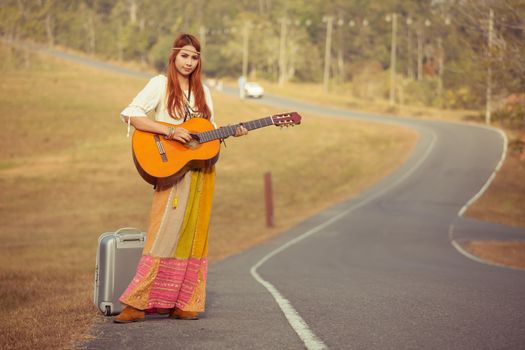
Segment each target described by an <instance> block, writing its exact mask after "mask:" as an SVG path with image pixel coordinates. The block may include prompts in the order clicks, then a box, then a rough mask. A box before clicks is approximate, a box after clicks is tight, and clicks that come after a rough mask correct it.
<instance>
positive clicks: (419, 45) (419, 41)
mask: <svg viewBox="0 0 525 350" xmlns="http://www.w3.org/2000/svg"><path fill="white" fill-rule="evenodd" d="M416 35H417V80H418V81H421V80H423V29H422V28H421V27H419V28H417V33H416Z"/></svg>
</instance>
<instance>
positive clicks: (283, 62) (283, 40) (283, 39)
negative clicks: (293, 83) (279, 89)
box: [279, 18, 288, 86]
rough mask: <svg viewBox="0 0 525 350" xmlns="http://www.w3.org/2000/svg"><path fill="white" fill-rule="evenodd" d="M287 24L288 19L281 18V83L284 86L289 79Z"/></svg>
mask: <svg viewBox="0 0 525 350" xmlns="http://www.w3.org/2000/svg"><path fill="white" fill-rule="evenodd" d="M286 24H287V19H286V18H281V38H280V42H279V85H280V86H283V85H284V83H285V82H286V81H287V80H288V77H287V76H286Z"/></svg>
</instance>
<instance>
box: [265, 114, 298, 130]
mask: <svg viewBox="0 0 525 350" xmlns="http://www.w3.org/2000/svg"><path fill="white" fill-rule="evenodd" d="M271 118H272V122H273V124H274V125H275V126H281V127H283V126H294V125H298V124H301V115H300V114H299V113H297V112H289V113H282V114H276V115H273V116H272V117H271Z"/></svg>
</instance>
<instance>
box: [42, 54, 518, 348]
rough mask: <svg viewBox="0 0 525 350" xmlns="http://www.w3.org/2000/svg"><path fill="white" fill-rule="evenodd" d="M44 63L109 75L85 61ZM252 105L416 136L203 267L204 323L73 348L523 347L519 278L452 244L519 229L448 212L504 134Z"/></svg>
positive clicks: (155, 328)
mask: <svg viewBox="0 0 525 350" xmlns="http://www.w3.org/2000/svg"><path fill="white" fill-rule="evenodd" d="M47 53H50V54H53V55H55V56H60V57H62V58H65V59H68V60H73V61H77V62H80V63H84V64H89V65H93V66H97V67H99V68H103V69H110V70H115V69H114V67H112V66H111V65H107V64H103V63H99V62H94V61H90V60H86V59H85V58H76V57H75V56H72V55H67V54H63V53H60V52H53V51H51V50H47ZM79 60H80V61H79ZM118 70H120V71H121V72H122V73H125V74H128V73H131V74H133V75H136V76H144V77H146V76H145V75H144V74H142V73H137V72H133V71H129V72H128V71H127V70H125V69H124V70H123V69H121V68H118ZM225 92H226V93H230V94H235V93H236V92H235V91H234V90H230V89H225ZM261 103H267V104H271V105H275V106H280V107H283V109H286V110H297V111H298V112H300V113H304V114H308V113H312V112H316V113H322V114H324V115H327V116H329V115H333V116H343V117H348V118H357V119H364V120H371V121H379V122H383V123H392V124H401V125H405V126H408V127H411V128H414V129H415V130H416V131H417V132H418V133H419V135H420V137H419V142H418V144H417V145H416V147H415V149H414V151H413V152H412V154H411V157H410V158H409V159H408V161H407V162H406V163H405V164H404V165H403V166H401V167H400V168H399V169H398V170H397V171H396V172H394V173H393V174H391V175H390V176H388V177H387V178H385V179H384V180H383V181H381V182H380V183H379V184H377V185H376V186H374V187H373V188H371V189H370V190H368V191H366V192H364V193H362V194H361V195H360V196H359V197H357V198H354V199H352V200H350V201H348V202H345V203H342V204H339V205H337V206H334V207H332V208H330V209H328V210H326V211H324V212H322V213H319V214H318V215H316V216H314V217H312V218H310V219H308V220H306V221H304V222H303V223H301V224H299V225H298V226H296V227H294V228H293V229H291V230H290V231H288V232H286V233H285V234H283V235H281V236H279V237H277V238H276V239H274V240H271V241H269V242H267V243H266V244H264V245H260V246H257V247H254V248H252V249H250V250H248V251H245V252H243V253H242V254H239V255H236V256H232V257H230V258H228V259H226V260H224V261H222V262H219V263H216V264H213V265H212V266H211V267H210V270H209V282H208V292H207V298H208V299H207V311H206V313H204V314H203V315H202V317H201V319H200V320H198V321H182V320H169V319H167V318H165V317H160V316H152V317H148V320H147V321H146V322H141V323H134V324H127V325H120V324H113V323H112V322H111V319H110V318H105V317H103V316H100V320H99V321H100V322H98V323H97V325H96V326H95V327H94V328H93V329H92V335H93V339H92V340H90V341H89V342H87V343H84V344H82V345H79V347H81V348H87V349H150V348H151V349H153V348H155V349H179V348H180V349H304V348H305V347H309V348H323V347H327V348H332V349H523V348H525V332H524V325H525V313H524V310H525V271H523V270H516V269H509V268H502V267H497V266H491V265H488V264H483V263H479V262H476V261H473V260H471V259H469V258H467V257H466V256H465V255H463V254H461V253H460V252H459V251H458V250H457V249H456V248H455V247H454V246H453V244H452V243H453V242H454V241H455V242H460V241H461V240H468V239H493V238H494V239H525V230H523V229H517V228H510V227H506V226H502V225H495V224H490V223H484V222H480V221H477V220H472V219H466V218H463V217H461V216H459V215H458V212H460V210H461V209H462V208H463V207H464V205H465V204H466V203H467V202H468V201H469V200H470V199H471V198H472V197H473V196H475V195H476V194H477V193H478V192H479V191H480V189H481V188H482V187H483V186H484V184H485V183H486V182H487V180H488V178H489V177H490V175H491V174H492V173H493V171H494V169H495V168H496V167H497V165H498V163H499V161H500V159H501V156H502V153H503V152H504V148H503V145H504V141H503V138H502V135H501V134H500V133H498V132H497V131H495V130H493V129H488V128H483V127H479V126H472V125H464V124H452V123H445V122H438V121H425V120H417V119H406V118H398V117H393V118H390V117H386V116H381V115H374V114H370V113H356V112H351V111H347V110H341V109H335V108H324V107H320V106H315V105H311V104H308V103H304V102H297V101H291V100H287V99H283V98H278V97H275V96H265V97H264V98H263V99H262V100H261ZM342 166H344V165H342ZM276 249H278V250H276ZM279 249H280V250H279ZM268 254H270V255H268ZM263 258H264V260H261V259H263ZM254 267H257V269H255V268H254ZM256 276H258V277H259V279H260V281H262V282H263V283H266V286H264V285H263V284H261V283H260V281H257V280H256V278H255V277H256ZM267 288H268V289H271V290H272V293H274V294H270V292H269V291H268V289H267ZM272 288H273V289H272ZM275 293H277V294H278V296H277V297H275V298H274V296H275ZM283 299H284V300H285V302H284V304H285V307H283V308H284V310H285V312H283V310H282V309H281V308H280V306H279V305H278V304H277V302H276V301H280V302H281V306H282V304H283ZM286 301H287V302H288V306H286ZM298 319H299V320H300V322H299V323H297V322H295V328H292V326H291V324H294V321H297V320H298ZM297 324H299V327H297ZM312 337H313V338H314V340H313V341H312Z"/></svg>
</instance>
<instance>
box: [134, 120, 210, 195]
mask: <svg viewBox="0 0 525 350" xmlns="http://www.w3.org/2000/svg"><path fill="white" fill-rule="evenodd" d="M161 124H164V125H167V126H173V125H172V124H168V123H161ZM177 126H178V127H182V128H185V129H187V130H188V131H189V132H190V133H191V134H198V133H202V132H206V131H210V130H213V129H214V126H213V124H212V123H211V122H210V121H208V120H207V119H204V118H193V119H190V120H188V121H186V122H184V123H182V124H179V125H177ZM132 151H133V161H134V162H135V166H136V167H137V170H138V172H139V174H140V175H141V176H142V178H143V179H144V180H145V181H146V182H148V183H150V184H152V185H155V186H159V187H166V186H170V185H172V184H173V183H175V182H176V181H177V180H178V179H180V178H181V177H182V176H184V174H185V173H186V172H187V171H188V170H191V169H196V168H205V167H209V166H212V165H213V164H215V163H216V162H217V160H218V159H219V151H220V141H219V140H212V141H209V142H204V143H199V142H198V141H196V140H192V141H190V142H189V143H187V144H185V145H183V144H182V143H180V142H177V141H173V140H166V139H165V138H164V136H162V135H157V134H154V133H151V132H146V131H141V130H135V132H134V133H133V139H132Z"/></svg>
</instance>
